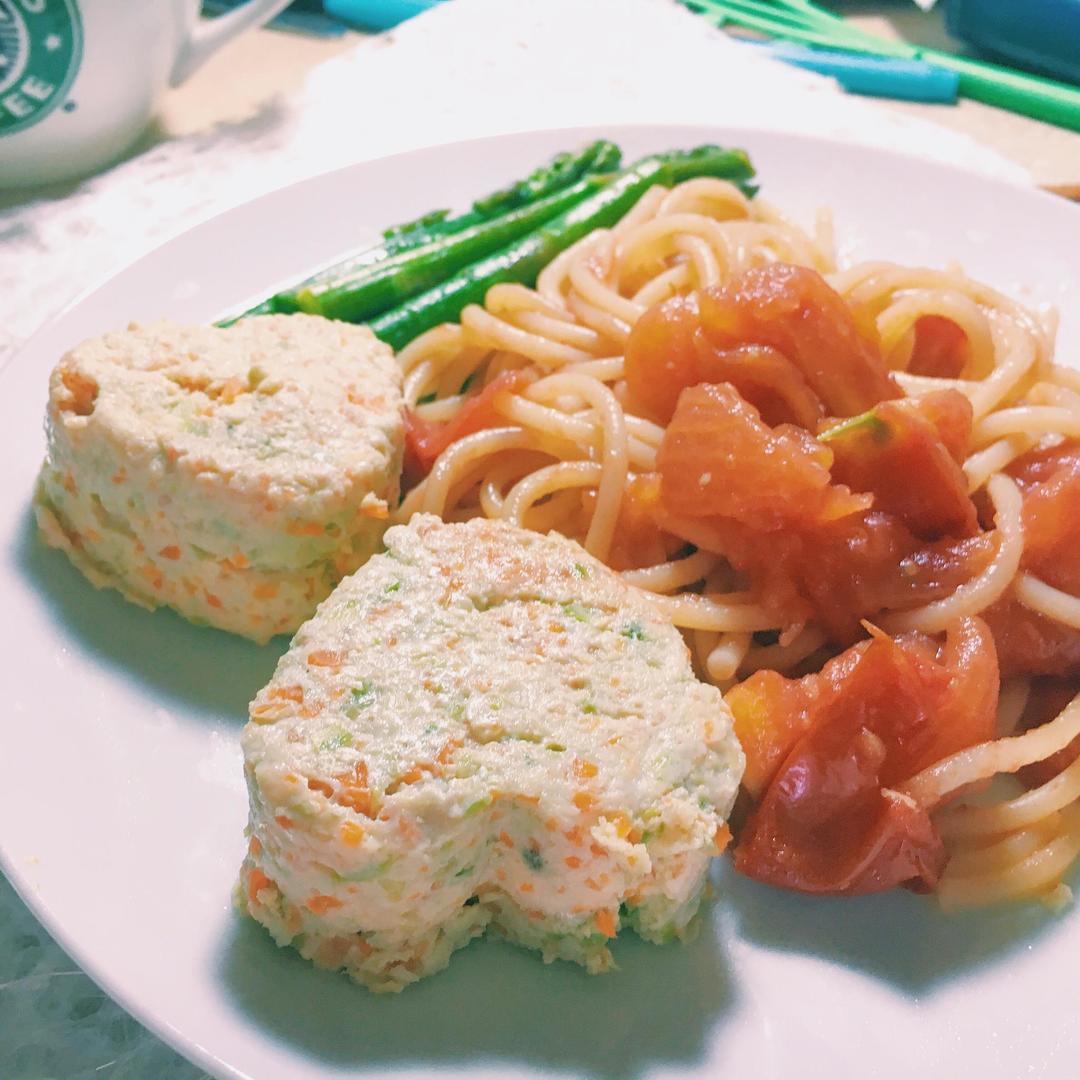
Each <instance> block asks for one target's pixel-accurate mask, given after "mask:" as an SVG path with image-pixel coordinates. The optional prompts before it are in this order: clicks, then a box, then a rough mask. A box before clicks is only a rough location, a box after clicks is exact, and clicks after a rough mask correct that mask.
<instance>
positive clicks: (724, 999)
mask: <svg viewBox="0 0 1080 1080" xmlns="http://www.w3.org/2000/svg"><path fill="white" fill-rule="evenodd" d="M596 134H598V133H597V132H585V131H574V132H565V131H564V132H543V133H535V134H526V135H519V136H513V137H506V138H499V139H492V140H484V141H479V142H472V143H465V144H462V145H458V146H448V147H439V148H435V149H430V150H423V151H419V152H416V153H412V154H405V155H402V156H399V157H394V158H389V159H386V160H383V161H377V162H374V163H370V164H365V165H358V166H355V167H353V168H350V169H346V170H344V171H342V172H337V173H332V174H330V175H328V176H322V177H319V178H316V179H313V180H310V181H307V182H305V183H302V184H299V185H296V186H294V187H291V188H287V189H285V190H283V191H279V192H275V193H273V194H271V195H267V196H265V197H264V198H261V199H258V200H257V201H255V202H253V203H250V204H248V205H246V206H243V207H240V208H238V209H236V210H233V211H230V212H229V213H227V214H224V215H223V216H221V217H219V218H216V219H214V220H212V221H209V222H207V223H205V224H204V225H201V226H199V227H198V228H196V229H193V230H191V231H190V232H188V233H187V234H185V235H183V236H180V237H178V238H176V239H175V240H172V241H171V242H169V243H167V244H165V245H164V246H163V247H161V248H159V249H158V250H157V251H155V252H153V253H152V254H150V255H148V256H146V258H144V259H142V260H140V261H139V262H138V263H136V264H135V265H134V266H132V267H131V268H130V269H128V270H126V271H124V272H123V273H121V274H119V275H118V276H117V277H115V278H113V279H112V280H111V281H109V282H108V283H106V284H105V285H103V286H101V287H100V288H99V289H97V290H96V291H94V292H92V293H90V294H89V295H87V296H86V297H85V298H84V299H83V300H81V301H80V302H79V303H77V304H76V305H74V306H73V307H72V308H71V309H69V310H68V311H67V312H66V313H65V314H64V315H62V316H61V317H60V318H59V319H57V320H56V321H55V322H53V323H52V324H51V325H50V326H48V327H47V328H46V329H44V330H43V331H41V333H39V334H38V335H37V336H36V337H35V338H34V339H33V340H32V341H31V342H30V343H29V344H28V345H27V346H26V348H25V349H24V350H23V352H22V353H21V354H20V355H19V356H18V358H17V359H16V360H15V361H14V362H13V363H12V364H11V365H10V366H9V367H8V368H7V370H6V371H5V372H4V373H3V376H2V378H0V430H2V431H3V432H4V445H5V453H4V471H3V476H2V479H0V491H2V505H0V560H2V562H0V598H2V608H0V610H2V612H3V625H2V627H0V656H3V658H4V659H3V675H4V684H5V687H6V689H5V698H6V700H7V702H8V706H7V709H6V714H5V716H4V718H3V723H2V725H0V774H2V779H0V855H2V862H3V867H4V870H5V872H6V873H7V874H8V876H9V877H10V878H11V880H12V881H13V883H14V885H15V887H16V888H17V889H18V890H19V892H20V894H21V895H22V897H23V898H24V899H25V900H26V902H27V903H28V904H29V905H30V906H31V907H32V908H33V910H34V911H35V912H36V913H37V915H38V916H39V917H40V918H41V920H42V921H43V922H44V923H45V925H46V926H47V927H48V928H49V929H50V931H51V932H52V933H53V934H54V935H55V936H56V937H57V938H58V940H59V941H60V943H61V944H62V945H63V946H64V947H65V948H66V949H67V950H68V951H69V952H70V953H71V954H72V955H73V956H74V957H75V959H76V960H77V961H78V962H79V963H80V964H82V965H83V966H84V967H85V968H86V970H87V971H88V972H89V973H90V975H92V976H93V977H94V978H95V979H96V980H97V981H98V982H99V983H100V984H101V985H102V986H103V987H104V988H105V989H106V990H107V991H108V992H109V993H110V994H112V995H113V996H114V997H116V998H117V1000H119V1001H120V1002H121V1003H122V1004H123V1005H124V1006H126V1007H127V1008H128V1009H130V1010H131V1012H133V1013H134V1014H135V1015H136V1016H137V1017H138V1018H139V1019H140V1020H142V1021H143V1022H144V1023H146V1024H148V1025H149V1026H150V1027H151V1028H152V1029H153V1030H155V1031H156V1032H157V1033H158V1034H160V1035H161V1036H162V1037H163V1038H165V1039H166V1040H168V1041H169V1042H170V1043H172V1044H173V1045H174V1046H175V1047H176V1048H177V1049H178V1050H180V1051H182V1052H183V1053H184V1054H186V1055H188V1056H189V1057H190V1058H192V1059H193V1060H195V1061H196V1062H198V1063H199V1064H201V1065H202V1066H203V1067H205V1068H206V1069H208V1070H209V1071H211V1072H213V1073H215V1074H218V1075H221V1076H251V1077H256V1078H258V1080H273V1078H277V1077H326V1076H340V1075H341V1074H343V1073H348V1074H350V1075H358V1074H360V1075H365V1076H379V1075H384V1074H389V1073H391V1072H393V1073H394V1075H396V1076H400V1075H403V1074H404V1075H425V1074H430V1073H433V1072H436V1071H438V1072H439V1075H440V1076H444V1077H445V1076H479V1075H492V1076H509V1075H514V1076H526V1075H528V1076H537V1075H565V1074H567V1073H569V1074H589V1075H598V1076H603V1077H621V1076H667V1077H674V1076H679V1077H685V1076H712V1075H716V1074H717V1073H718V1072H719V1071H720V1069H721V1067H722V1068H723V1069H724V1071H725V1072H726V1074H727V1075H729V1076H732V1077H749V1076H753V1077H755V1078H760V1080H767V1078H774V1077H775V1078H785V1080H786V1078H788V1077H790V1076H792V1075H801V1076H804V1077H810V1078H815V1077H849V1076H852V1077H853V1076H859V1077H890V1078H891V1077H897V1078H900V1077H903V1078H904V1080H908V1078H910V1077H912V1076H968V1075H979V1076H981V1077H982V1078H984V1080H990V1078H1002V1080H1014V1078H1015V1077H1017V1076H1019V1075H1021V1073H1023V1074H1024V1075H1025V1076H1045V1077H1050V1076H1053V1077H1065V1076H1075V1075H1076V1068H1077V1065H1076V1061H1077V1058H1076V1053H1075V1052H1076V1049H1077V1047H1078V1045H1080V1025H1078V1021H1077V1015H1078V1010H1077V1009H1076V1006H1075V1003H1074V1000H1073V999H1074V989H1075V986H1076V971H1077V957H1080V917H1078V916H1077V915H1075V914H1072V913H1067V914H1065V915H1064V916H1062V917H1059V918H1053V917H1050V916H1048V915H1047V914H1045V913H1044V912H1042V911H1041V910H1040V909H1039V908H1037V907H1025V908H1017V909H1009V910H1002V911H994V912H990V913H984V914H979V915H976V916H969V917H962V918H955V917H954V918H946V917H945V916H943V915H941V914H940V913H939V912H938V911H936V910H935V908H934V907H933V905H932V904H931V903H930V902H928V901H926V900H924V899H921V898H918V897H915V896H912V895H909V894H906V893H897V894H895V895H888V896H882V897H873V898H864V899H860V900H855V901H833V900H813V899H807V898H804V897H797V896H789V895H784V894H782V893H779V892H774V891H770V890H768V889H765V888H762V887H759V886H756V885H754V884H752V883H750V882H748V881H745V880H741V879H738V878H736V877H735V876H734V875H733V874H731V873H730V872H729V871H728V870H727V869H725V868H721V869H720V870H719V872H718V886H719V889H720V894H721V899H720V901H719V902H718V903H716V904H715V905H714V906H713V907H712V908H711V910H710V911H709V913H708V915H707V918H706V922H705V926H704V931H703V933H702V935H701V937H700V939H699V940H698V941H696V942H694V943H693V944H691V945H687V946H671V947H666V948H656V947H653V946H649V945H645V944H643V943H641V942H639V941H637V940H636V939H632V938H628V939H627V940H625V941H624V940H620V941H619V942H618V943H617V946H616V956H617V959H618V962H619V965H620V970H619V971H618V972H617V973H615V974H612V975H609V976H606V977H603V978H595V979H594V978H589V977H587V976H586V975H584V974H583V973H581V972H580V971H579V970H578V969H576V968H573V967H571V966H569V965H565V964H556V965H553V966H549V967H545V966H544V965H543V964H541V963H540V961H539V960H538V959H536V958H535V957H534V956H532V955H530V954H527V953H524V952H520V951H518V950H516V949H514V948H511V947H510V946H506V945H501V944H495V943H489V942H484V943H480V944H474V945H473V946H471V947H470V948H469V949H467V950H465V951H464V952H463V953H459V954H458V955H457V956H456V957H455V959H454V961H453V963H452V964H451V966H450V969H449V970H448V971H447V972H445V973H443V974H441V975H438V976H436V977H435V978H433V979H431V980H430V981H428V982H425V983H422V984H421V985H419V986H417V987H414V988H412V989H410V990H408V991H406V992H405V993H404V994H403V995H401V996H399V997H394V998H379V997H375V996H372V995H370V994H368V993H367V992H365V991H364V990H361V989H359V988H358V987H355V986H353V985H352V984H350V983H349V982H348V981H347V980H346V979H345V978H343V977H339V976H334V975H329V974H326V973H322V972H317V971H315V970H313V969H312V968H310V967H309V966H308V965H307V964H305V963H304V962H303V961H302V960H300V959H299V958H298V957H297V956H295V955H294V954H293V953H291V952H289V951H283V950H278V949H277V948H275V947H274V945H273V944H272V942H271V941H270V939H269V937H268V936H267V935H266V934H265V932H264V931H263V930H262V929H261V928H259V927H257V926H255V925H254V924H251V923H248V922H244V921H241V920H240V919H238V918H237V917H236V916H234V915H233V913H232V910H231V908H230V891H231V889H232V885H233V881H234V876H235V874H236V870H237V867H238V865H239V862H240V859H241V855H242V851H243V840H242V837H241V830H242V829H243V826H244V823H245V820H246V800H245V795H244V791H243V786H242V781H241V762H240V754H239V752H238V749H237V734H238V732H239V729H240V726H241V724H242V723H243V721H244V717H245V706H246V703H247V701H248V699H249V698H251V697H252V695H253V694H254V693H255V691H256V690H257V689H258V688H259V686H260V685H261V684H262V683H263V682H264V681H265V679H266V678H267V677H268V676H269V674H270V672H271V670H272V668H273V666H274V662H275V660H276V658H277V655H278V653H279V651H280V646H278V645H274V646H270V647H267V648H261V649H260V648H256V647H255V646H253V645H250V644H247V643H245V642H242V641H240V640H237V639H234V638H231V637H229V636H227V635H225V634H222V633H218V632H216V631H208V630H199V629H196V628H194V627H191V626H188V625H187V624H186V623H184V622H182V621H181V620H180V619H179V618H177V617H176V616H174V615H172V614H170V613H166V612H158V613H156V614H149V613H147V612H144V611H142V610H140V609H138V608H135V607H132V606H131V605H129V604H126V603H125V602H124V601H123V600H121V599H120V597H119V596H118V595H117V594H116V593H113V592H104V593H103V592H96V591H95V590H94V589H92V588H91V587H90V586H89V585H88V584H87V583H86V582H85V581H84V580H83V579H82V578H81V577H80V576H79V575H78V574H77V573H76V572H75V571H74V570H73V569H72V568H71V567H70V566H69V565H68V563H67V561H66V560H65V558H64V557H63V556H61V555H59V554H57V553H55V552H51V551H46V550H45V549H44V548H43V547H42V546H41V545H40V544H39V543H38V542H37V540H36V538H35V536H34V531H33V527H32V524H31V515H30V511H29V504H30V496H31V491H32V488H33V483H34V474H35V471H36V469H37V466H38V464H39V461H40V459H41V456H42V450H43V445H44V440H43V437H42V432H41V418H42V415H43V411H44V405H45V399H46V379H47V374H48V371H49V369H50V368H51V367H52V365H53V364H54V363H55V362H56V360H57V359H58V357H59V356H60V354H61V353H62V352H63V350H64V349H65V348H67V347H68V346H71V345H73V344H74V343H76V342H77V341H79V340H80V339H82V338H83V337H85V336H87V335H89V334H94V333H98V332H100V331H103V330H106V329H109V328H111V327H116V326H122V325H124V324H125V323H126V322H127V321H128V320H129V319H132V318H140V319H147V318H153V317H156V316H162V315H168V316H170V317H172V318H174V319H178V320H181V321H193V322H194V321H207V320H210V319H212V318H214V317H215V316H217V315H219V314H220V313H221V312H222V311H223V310H225V309H228V308H232V307H234V306H235V305H237V304H238V303H239V302H241V301H243V300H244V299H246V298H248V297H251V296H255V295H259V294H263V293H265V292H266V291H268V287H269V286H271V285H273V284H275V283H277V282H279V281H286V280H289V279H291V278H295V277H296V276H297V275H298V274H299V273H301V272H303V271H304V270H306V269H307V268H309V267H312V266H314V265H316V264H319V263H321V262H323V261H325V260H327V259H329V258H331V257H333V256H334V255H336V254H337V253H339V252H340V251H341V250H342V249H343V248H347V247H351V246H353V245H354V244H356V243H359V242H362V241H364V240H366V239H369V238H372V237H374V235H375V234H376V232H377V230H378V228H379V227H380V226H382V225H385V224H387V223H390V222H394V221H400V220H405V219H407V218H409V217H410V216H412V215H415V214H417V213H419V212H421V211H423V210H426V209H429V208H431V207H433V206H442V205H449V206H462V205H464V204H466V203H467V202H468V201H469V199H470V197H471V196H473V195H476V194H479V193H481V192H485V191H488V190H490V189H492V188H493V187H494V186H496V185H497V184H499V183H501V182H503V181H505V180H508V179H510V178H512V177H515V176H518V175H521V174H522V173H524V172H525V171H527V170H528V169H529V168H530V167H532V166H533V165H535V164H536V163H537V162H539V161H541V160H543V159H544V158H545V157H547V156H548V155H550V154H552V153H554V152H555V151H557V150H560V149H563V148H566V147H571V146H575V145H578V144H580V143H582V142H583V141H585V139H586V138H589V137H593V136H594V135H596ZM609 134H612V135H613V136H614V137H615V138H617V139H618V140H619V142H620V143H622V145H623V147H624V149H625V151H626V153H627V154H628V156H634V155H637V154H638V153H641V152H644V151H647V150H651V149H663V148H668V147H672V146H691V145H694V144H696V143H699V142H705V141H722V142H727V143H732V144H738V145H744V146H746V147H747V148H748V149H749V150H750V152H751V154H752V156H753V158H754V161H755V162H756V164H757V166H758V169H759V172H760V178H761V181H762V183H763V188H764V192H765V193H766V194H767V196H768V197H769V198H770V199H771V200H773V201H774V202H777V203H779V204H780V205H781V206H782V207H784V208H786V209H787V210H788V211H790V212H791V213H792V214H793V215H794V216H795V217H796V218H798V219H800V220H802V221H804V222H807V223H808V222H810V221H811V220H812V214H813V211H814V209H815V208H816V207H818V206H821V205H829V206H832V207H833V209H834V211H835V214H836V225H837V231H838V236H839V238H840V240H841V248H842V251H843V252H844V253H845V255H847V256H849V257H850V256H854V257H882V258H891V259H896V260H900V261H904V262H909V263H922V264H928V265H934V266H941V265H943V264H945V263H947V262H949V261H952V260H958V261H960V262H962V263H963V264H964V265H965V266H966V268H967V269H968V270H969V272H971V273H972V274H974V275H975V276H977V277H980V278H983V279H985V280H987V281H989V282H991V283H993V284H995V285H997V286H999V287H1000V288H1002V289H1005V290H1006V291H1008V292H1011V293H1013V294H1014V295H1018V296H1021V297H1023V298H1025V299H1027V300H1029V301H1031V302H1035V301H1049V302H1052V303H1057V304H1058V305H1060V306H1061V308H1062V315H1063V318H1062V326H1061V335H1060V341H1059V356H1061V357H1062V358H1063V359H1065V360H1066V361H1068V360H1069V359H1070V358H1075V357H1077V356H1078V355H1080V310H1077V307H1076V298H1077V297H1078V296H1080V213H1078V212H1077V211H1076V210H1075V209H1073V208H1072V207H1070V206H1068V205H1066V204H1065V203H1064V202H1062V201H1055V200H1052V199H1051V198H1050V197H1048V196H1042V195H1039V194H1037V193H1034V192H1031V191H1027V190H1021V189H1016V188H1012V187H1008V186H1005V185H1002V184H1000V183H996V182H990V181H986V180H982V179H980V178H978V177H975V176H972V175H969V174H967V173H964V172H960V171H954V170H950V169H948V168H944V167H941V166H937V165H929V164H925V163H922V162H919V161H914V160H911V159H906V158H901V157H898V156H892V155H889V154H887V153H882V152H879V151H871V150H866V149H860V148H856V147H853V146H849V145H843V144H839V143H827V142H818V141H810V140H804V139H799V138H794V137H783V136H779V135H774V134H761V133H754V132H750V131H743V132H738V131H715V130H703V129H689V128H666V129H665V128H649V129H644V128H633V129H624V130H621V131H615V132H609Z"/></svg>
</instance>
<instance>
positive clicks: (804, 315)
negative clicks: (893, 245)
mask: <svg viewBox="0 0 1080 1080" xmlns="http://www.w3.org/2000/svg"><path fill="white" fill-rule="evenodd" d="M700 305H701V324H702V328H703V330H704V333H705V336H706V338H707V339H708V340H709V341H710V342H711V343H712V344H713V345H714V346H715V347H718V348H733V347H735V346H737V345H747V344H751V345H765V346H768V347H770V348H773V349H776V350H778V351H779V352H781V353H783V354H784V356H786V357H788V359H789V360H791V361H792V362H793V363H794V364H795V365H796V367H798V369H799V370H800V371H801V372H802V375H803V378H805V379H806V382H807V384H808V385H809V386H810V388H811V389H812V390H813V391H814V393H815V394H817V396H818V397H819V398H820V399H821V401H822V403H823V404H824V406H825V408H826V410H827V411H828V412H829V414H830V415H832V416H855V415H856V414H857V413H861V412H865V411H866V410H867V409H869V408H871V407H872V406H874V405H876V404H877V403H878V402H879V401H884V400H886V399H887V398H895V397H900V396H901V394H900V389H899V387H898V386H897V385H896V383H895V382H894V381H893V379H892V376H890V375H889V372H888V370H887V369H886V367H885V361H884V360H883V359H882V357H881V352H880V350H879V348H878V345H877V339H876V332H875V330H874V328H873V325H872V324H871V323H869V322H867V323H865V324H863V325H860V324H859V323H858V322H857V321H856V317H855V314H854V312H853V311H852V309H851V308H850V307H848V305H847V303H846V302H845V301H844V298H843V297H842V296H841V295H840V294H839V293H838V292H836V290H835V289H832V288H831V287H830V286H829V285H828V284H827V283H826V282H825V279H824V278H823V277H822V276H821V275H820V274H819V273H817V271H815V270H810V269H808V268H807V267H805V266H792V265H789V264H787V263H774V264H772V265H771V266H766V267H760V268H755V269H752V270H747V271H746V272H745V273H744V274H742V275H740V276H739V277H738V278H736V279H735V280H734V281H732V282H731V283H730V284H729V285H727V286H725V287H722V288H715V287H714V288H710V289H704V290H703V291H702V293H701V298H700Z"/></svg>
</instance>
